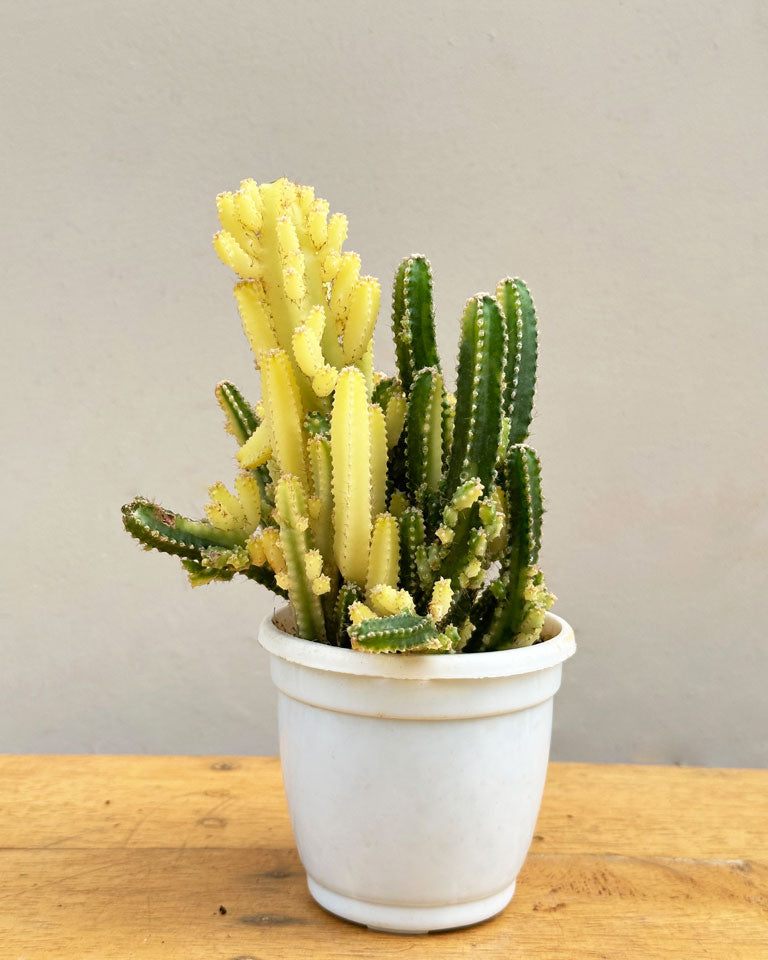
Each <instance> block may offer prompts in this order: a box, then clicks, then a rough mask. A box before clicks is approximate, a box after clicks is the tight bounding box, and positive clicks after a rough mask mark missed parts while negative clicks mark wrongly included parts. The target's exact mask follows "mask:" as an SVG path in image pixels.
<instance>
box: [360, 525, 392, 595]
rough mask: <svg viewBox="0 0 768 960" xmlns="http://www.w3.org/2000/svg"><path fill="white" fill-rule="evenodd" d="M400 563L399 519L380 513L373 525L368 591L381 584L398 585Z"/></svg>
mask: <svg viewBox="0 0 768 960" xmlns="http://www.w3.org/2000/svg"><path fill="white" fill-rule="evenodd" d="M399 565H400V532H399V526H398V523H397V520H396V519H395V518H394V517H393V516H392V515H391V514H389V513H382V514H379V516H377V517H376V521H375V523H374V525H373V536H372V537H371V552H370V556H369V558H368V582H367V584H366V586H367V589H368V592H369V593H370V591H371V590H372V589H373V588H374V587H377V586H380V585H388V586H390V587H396V586H397V580H398V573H399ZM369 599H370V597H369Z"/></svg>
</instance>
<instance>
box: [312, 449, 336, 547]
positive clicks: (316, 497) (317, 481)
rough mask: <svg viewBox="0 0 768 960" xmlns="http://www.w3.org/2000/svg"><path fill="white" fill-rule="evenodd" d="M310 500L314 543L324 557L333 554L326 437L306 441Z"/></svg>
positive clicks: (331, 489)
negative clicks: (310, 486) (310, 491)
mask: <svg viewBox="0 0 768 960" xmlns="http://www.w3.org/2000/svg"><path fill="white" fill-rule="evenodd" d="M307 453H308V457H309V471H310V476H311V478H312V494H313V496H312V498H311V500H310V502H309V506H310V518H311V520H312V521H313V522H312V533H313V535H314V541H315V543H316V544H317V546H318V547H319V549H320V552H321V553H322V555H323V556H324V557H330V556H331V555H332V553H333V479H332V466H331V444H330V441H329V440H328V438H327V437H311V438H310V439H309V440H308V441H307Z"/></svg>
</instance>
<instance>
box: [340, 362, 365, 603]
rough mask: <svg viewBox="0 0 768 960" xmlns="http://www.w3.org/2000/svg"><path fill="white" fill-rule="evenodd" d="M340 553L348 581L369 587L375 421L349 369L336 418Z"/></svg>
mask: <svg viewBox="0 0 768 960" xmlns="http://www.w3.org/2000/svg"><path fill="white" fill-rule="evenodd" d="M331 455H332V458H333V509H334V553H335V557H336V563H337V565H338V568H339V570H340V571H341V574H342V576H343V577H344V579H345V580H349V581H351V582H353V583H356V584H358V586H360V587H364V586H365V582H366V578H367V574H368V551H369V547H370V540H371V476H370V458H371V441H370V417H369V411H368V397H367V392H366V386H365V379H364V377H363V375H362V373H361V372H360V371H359V370H357V369H355V368H354V367H345V368H344V370H343V371H342V373H341V375H340V377H339V382H338V384H337V386H336V393H335V397H334V402H333V414H332V417H331Z"/></svg>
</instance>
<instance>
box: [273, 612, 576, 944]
mask: <svg viewBox="0 0 768 960" xmlns="http://www.w3.org/2000/svg"><path fill="white" fill-rule="evenodd" d="M285 616H286V611H282V612H281V613H279V614H278V615H277V619H278V622H280V623H283V624H285V623H286V621H285V620H281V619H280V618H281V617H285ZM544 635H545V636H547V637H548V638H549V639H547V640H546V642H543V643H538V644H535V645H534V646H532V647H524V648H521V649H517V650H504V651H499V652H494V653H470V654H457V655H455V656H450V655H418V656H415V655H407V656H403V655H397V654H395V655H392V654H371V653H363V652H359V651H355V650H346V649H341V648H339V647H331V646H327V645H325V644H320V643H312V642H310V641H307V640H300V639H298V638H297V637H294V636H291V635H290V634H289V633H287V632H284V631H283V630H281V629H278V627H277V626H275V624H274V623H273V621H272V619H271V618H267V619H266V620H265V621H264V622H263V623H262V626H261V632H260V637H259V639H260V642H261V644H262V646H263V647H264V648H265V649H266V650H267V651H269V653H270V654H271V661H272V679H273V680H274V682H275V685H276V686H277V688H278V690H279V691H280V692H279V724H280V756H281V760H282V769H283V781H284V783H285V792H286V796H287V799H288V808H289V811H290V816H291V823H292V826H293V833H294V836H295V838H296V846H297V848H298V851H299V856H300V857H301V861H302V863H303V864H304V867H305V869H306V871H307V881H308V884H309V889H310V892H311V893H312V896H313V897H314V898H315V900H317V902H318V903H319V904H320V905H321V906H323V907H325V908H326V909H327V910H330V911H331V912H332V913H335V914H338V915H339V916H341V917H345V918H346V919H348V920H353V921H355V922H357V923H362V924H366V925H367V926H369V927H373V928H376V929H379V930H390V931H395V932H401V933H426V932H428V931H430V930H443V929H447V928H451V927H460V926H466V925H467V924H472V923H477V922H478V921H480V920H486V919H487V918H489V917H491V916H493V915H494V914H496V913H498V912H499V911H500V910H503V909H504V907H505V906H506V905H507V904H508V903H509V901H510V900H511V898H512V894H513V893H514V890H515V880H516V878H517V874H518V872H519V870H520V868H521V866H522V865H523V861H524V860H525V856H526V853H527V852H528V847H529V846H530V843H531V839H532V837H533V831H534V827H535V824H536V818H537V817H538V813H539V807H540V805H541V797H542V793H543V791H544V780H545V778H546V772H547V762H548V759H549V743H550V736H551V731H552V698H553V697H554V694H555V693H556V692H557V690H558V688H559V686H560V677H561V672H562V663H563V661H564V660H566V659H567V658H568V657H570V656H571V655H572V654H573V653H574V652H575V650H576V644H575V641H574V636H573V631H572V630H571V628H570V627H569V625H568V624H567V623H566V622H565V621H564V620H561V619H560V618H559V617H556V616H554V615H552V614H549V615H548V618H547V622H546V625H545V634H544Z"/></svg>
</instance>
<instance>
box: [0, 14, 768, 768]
mask: <svg viewBox="0 0 768 960" xmlns="http://www.w3.org/2000/svg"><path fill="white" fill-rule="evenodd" d="M0 18H1V20H2V24H1V26H2V29H1V30H0V37H2V40H0V43H1V44H2V47H3V50H2V57H1V58H0V64H2V66H0V70H2V74H3V81H2V82H3V98H2V107H1V109H2V119H3V128H4V129H3V137H2V140H1V141H0V157H1V158H2V169H3V176H2V178H0V198H1V202H2V211H3V221H4V227H5V229H4V230H3V231H2V241H1V242H2V251H1V255H0V263H1V264H2V268H3V274H4V276H3V282H2V293H3V296H4V300H5V309H4V316H5V320H4V336H3V347H4V349H3V350H2V371H1V372H2V378H1V379H0V383H2V390H3V397H4V399H3V439H2V450H3V454H4V457H3V459H4V468H3V470H2V473H1V474H0V483H2V488H3V490H2V497H3V499H2V503H3V505H4V519H3V531H4V536H3V541H4V542H3V549H2V555H1V556H2V560H1V562H2V591H3V594H4V597H3V603H2V607H3V610H4V611H5V613H4V617H3V621H2V649H1V650H0V656H1V658H2V659H1V662H2V672H1V674H0V694H1V695H0V749H2V750H4V751H11V752H22V751H50V752H56V751H62V752H83V751H97V752H136V753H142V752H158V753H162V752H167V753H174V752H185V753H207V752H226V753H236V752H244V753H272V752H275V751H276V748H277V739H276V726H275V696H274V694H273V692H272V689H271V687H270V682H269V677H268V669H267V663H266V656H265V654H263V652H262V651H261V650H260V648H258V646H257V643H256V633H257V625H258V623H259V620H260V618H261V617H262V616H263V615H264V614H265V612H267V611H268V610H270V608H271V606H272V601H271V598H270V596H269V595H268V594H266V593H265V592H264V591H262V590H261V588H260V587H257V586H255V585H253V584H250V583H247V582H243V583H236V584H230V585H213V586H210V587H207V588H204V589H200V590H194V591H193V590H191V588H189V587H188V586H187V583H186V580H185V578H184V576H183V574H182V572H181V571H180V569H179V567H178V565H177V564H176V562H175V561H173V560H171V559H169V558H166V557H162V556H159V555H155V554H153V555H150V554H144V553H142V552H141V551H140V550H139V549H138V548H137V545H136V544H135V543H133V542H132V541H130V540H129V538H128V537H127V536H126V535H125V533H124V532H123V530H122V527H121V523H120V513H119V508H120V505H121V504H122V503H123V502H125V501H126V500H128V499H129V498H130V497H131V496H133V495H134V494H136V493H139V492H144V493H146V494H148V495H151V496H155V497H158V498H159V499H161V500H162V501H165V502H167V503H168V504H169V505H171V506H174V507H175V508H176V509H179V510H182V511H192V512H199V510H200V509H201V507H202V504H203V502H204V499H205V494H206V489H207V486H208V485H209V484H210V483H212V482H213V481H214V480H217V479H224V480H226V481H230V480H231V479H232V476H233V472H234V462H233V460H232V456H233V453H234V449H233V446H232V441H231V438H230V437H228V436H227V435H225V434H224V431H223V429H222V422H221V421H222V418H221V415H220V412H219V410H218V407H217V405H216V403H215V400H214V397H213V386H214V384H215V383H216V381H217V380H218V379H221V378H222V377H225V376H228V377H231V378H232V379H233V380H235V382H237V383H240V384H241V385H242V386H243V387H244V388H246V389H247V390H248V391H249V392H250V394H251V395H252V396H255V395H257V393H258V386H257V380H256V374H255V373H254V371H253V369H252V366H251V362H250V358H249V353H248V348H247V345H246V343H245V340H244V338H243V337H242V334H241V331H240V328H239V323H238V319H237V315H236V310H235V306H234V301H233V300H232V296H231V287H232V278H231V275H230V273H229V272H228V271H227V270H226V269H225V268H224V267H222V266H221V265H220V264H219V263H218V261H217V258H216V256H215V254H214V252H213V249H212V248H211V245H210V237H211V235H212V233H213V231H214V230H215V229H216V216H215V207H214V196H215V194H216V193H217V192H219V191H220V190H223V189H234V188H236V186H237V184H238V182H239V181H240V179H241V178H243V177H246V176H252V177H254V178H256V179H257V180H271V179H274V178H275V177H277V176H280V175H283V174H285V175H288V176H290V177H292V178H294V179H297V180H300V181H302V182H306V183H312V184H314V185H315V186H316V188H317V191H318V194H319V195H321V196H324V197H327V198H328V199H329V201H330V202H331V207H332V209H334V210H342V211H344V212H345V213H347V215H348V216H349V219H350V225H351V227H350V243H349V247H350V248H351V249H355V250H357V251H359V252H360V253H361V255H362V257H363V264H364V269H365V271H366V272H369V273H373V274H374V275H377V276H379V277H380V278H381V279H382V283H383V287H384V289H385V291H388V290H389V289H390V285H391V277H392V273H393V270H394V268H395V265H396V263H397V262H398V260H399V259H400V258H401V257H402V256H404V255H406V254H408V253H410V252H414V251H421V252H425V253H427V254H428V255H429V256H430V258H431V260H432V263H433V267H434V272H435V277H436V284H437V308H438V312H439V336H440V344H441V348H442V350H443V352H444V356H445V357H446V358H447V360H446V366H448V367H452V366H453V360H452V359H450V358H452V357H453V356H454V353H455V349H456V340H457V322H458V318H459V316H460V311H461V308H462V306H463V303H464V301H465V299H466V298H467V297H468V296H469V295H471V294H473V293H474V292H476V291H477V290H482V289H489V288H492V287H493V286H494V285H495V283H496V281H497V280H498V279H499V277H501V276H503V275H505V274H507V273H510V272H511V273H515V274H518V275H520V276H523V277H525V278H526V279H527V280H528V282H529V284H530V285H531V288H532V290H533V292H534V296H535V298H536V301H537V306H538V309H539V313H540V319H541V324H542V343H541V364H542V365H541V378H540V388H539V395H538V405H537V418H536V421H535V427H534V434H533V438H534V442H535V443H536V445H537V446H538V448H539V450H540V453H541V456H542V460H543V464H544V482H545V493H546V495H547V497H548V509H549V512H548V514H547V517H546V524H545V531H544V535H545V546H544V552H543V556H542V560H543V564H544V566H545V568H546V570H547V571H548V575H549V579H550V583H551V586H552V588H553V589H554V590H555V592H556V593H557V594H558V596H559V597H560V600H559V603H558V605H557V608H556V609H557V611H558V612H559V613H560V614H561V615H563V616H565V617H566V618H567V619H569V620H570V621H571V622H572V624H573V625H574V627H575V629H576V632H577V635H578V640H579V643H580V649H579V653H578V656H577V657H576V658H575V659H574V660H573V661H571V662H570V663H569V664H568V665H567V669H566V672H565V683H564V686H563V689H562V691H561V693H560V694H559V698H558V701H557V709H556V731H555V737H554V744H553V754H554V756H555V757H556V758H559V759H574V760H600V761H613V760H622V761H646V762H661V763H691V764H718V765H755V766H762V765H766V764H768V742H767V738H766V731H768V699H767V698H766V695H765V690H766V684H767V682H768V653H766V647H767V644H766V639H765V636H764V634H763V629H764V627H763V626H761V624H762V623H763V622H764V614H765V612H766V602H765V594H766V587H767V586H768V563H767V561H766V556H767V552H766V548H767V547H768V513H767V510H766V475H767V474H768V469H767V468H768V457H767V456H766V443H765V439H766V435H765V421H766V412H767V410H768V408H767V406H766V404H767V403H768V382H767V380H766V360H767V350H766V348H767V347H768V332H767V331H768V324H766V303H768V280H766V254H768V183H767V182H766V170H768V110H766V107H767V106H768V103H767V100H768V96H767V93H766V91H767V90H768V55H767V54H766V50H768V8H766V6H765V4H762V3H760V2H759V0H754V2H751V0H732V2H730V3H727V4H724V3H717V2H713V0H706V2H700V0H685V2H682V0H678V2H672V3H671V2H669V0H663V2H659V0H651V2H648V0H643V2H639V0H637V2H635V0H631V2H629V0H628V2H623V3H618V2H605V0H591V2H588V3H575V4H570V3H559V2H555V0H536V2H533V0H525V2H513V3H510V2H478V0H473V2H471V3H470V2H463V3H456V2H442V3H434V4H432V3H416V2H409V3H402V2H394V3H376V4H373V3H363V2H354V3H353V2H342V0H334V2H328V3H324V4H316V3H311V2H302V3H295V2H294V3H291V2H281V3H279V4H278V3H276V2H275V3H265V2H260V0H255V2H254V0H251V2H248V3H245V2H241V0H233V2H229V3H227V4H214V3H205V2H202V0H185V2H177V0H174V2H158V0H129V2H126V3H119V4H118V3H103V2H86V0H68V2H66V3H54V2H52V0H51V2H41V0H28V2H26V3H24V4H18V3H14V4H11V3H6V4H3V8H2V12H0ZM388 309H389V304H388V302H385V303H384V305H383V309H382V321H383V322H382V323H381V325H380V329H379V334H378V360H379V363H380V365H387V366H388V365H389V364H391V362H392V351H391V349H390V347H389V343H388V336H389V334H388Z"/></svg>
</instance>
